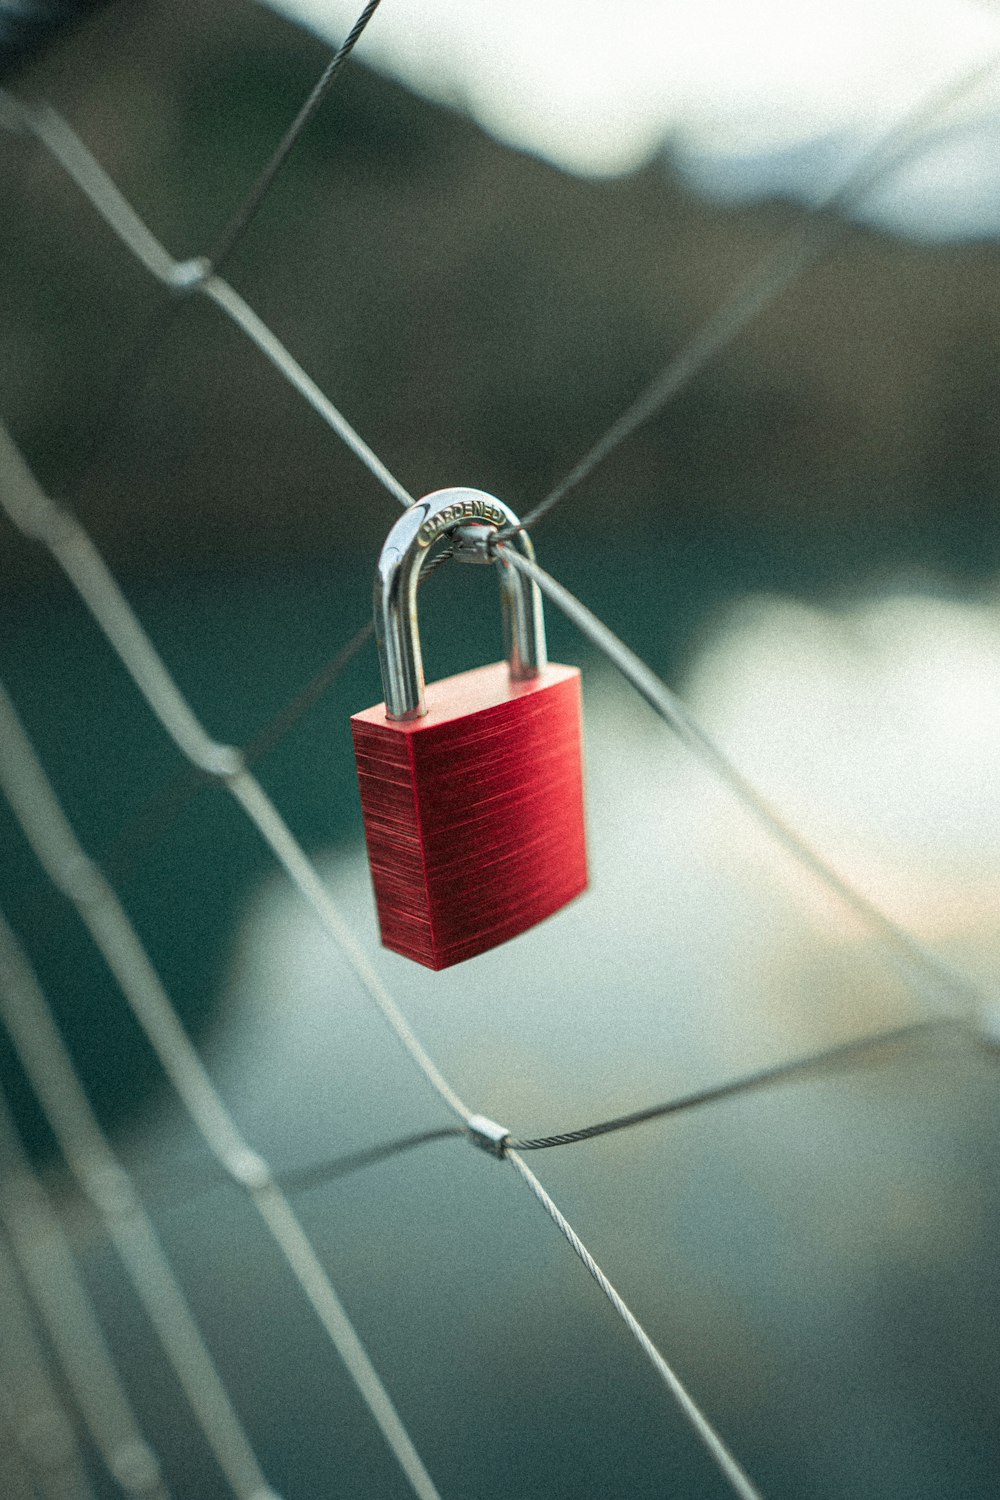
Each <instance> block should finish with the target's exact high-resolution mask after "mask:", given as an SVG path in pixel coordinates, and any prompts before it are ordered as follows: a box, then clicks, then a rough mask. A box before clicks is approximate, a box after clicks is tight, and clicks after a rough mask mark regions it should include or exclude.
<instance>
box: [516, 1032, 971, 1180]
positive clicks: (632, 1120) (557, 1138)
mask: <svg viewBox="0 0 1000 1500" xmlns="http://www.w3.org/2000/svg"><path fill="white" fill-rule="evenodd" d="M956 1027H958V1028H960V1029H962V1030H964V1029H965V1027H964V1025H963V1023H962V1022H961V1021H953V1020H950V1019H947V1018H946V1019H943V1020H941V1019H931V1020H926V1021H914V1022H912V1023H911V1024H910V1025H908V1026H895V1027H893V1028H892V1030H891V1031H879V1032H875V1033H874V1034H873V1035H872V1036H863V1037H857V1038H855V1039H854V1040H853V1041H850V1042H841V1043H840V1044H839V1045H838V1046H836V1047H825V1048H824V1049H823V1050H822V1051H821V1052H813V1053H810V1055H809V1056H808V1057H794V1058H791V1059H790V1060H789V1061H788V1062H781V1063H776V1064H774V1066H772V1067H770V1068H761V1069H760V1070H759V1071H758V1072H755V1073H748V1074H745V1075H744V1076H743V1077H742V1078H733V1079H730V1080H729V1081H728V1082H726V1083H717V1084H712V1085H711V1086H710V1087H708V1088H704V1089H698V1090H696V1091H695V1092H694V1093H690V1094H682V1095H681V1096H680V1097H679V1098H677V1099H670V1100H668V1101H667V1102H666V1103H665V1104H653V1105H650V1106H649V1107H648V1108H646V1109H634V1110H632V1111H630V1113H628V1114H625V1115H616V1116H615V1117H614V1119H611V1120H601V1121H600V1122H599V1123H597V1124H596V1125H584V1126H582V1127H581V1128H580V1129H579V1130H563V1131H560V1133H559V1134H558V1135H544V1136H535V1137H533V1138H532V1139H529V1140H518V1139H512V1140H510V1141H509V1142H508V1145H509V1147H510V1148H511V1149H513V1150H516V1151H547V1150H548V1149H549V1148H550V1147H552V1146H572V1145H575V1144H576V1143H577V1142H578V1141H591V1140H593V1139H594V1138H595V1137H596V1136H600V1135H611V1134H613V1133H614V1132H616V1131H619V1130H631V1129H633V1127H634V1126H636V1125H645V1124H647V1123H648V1122H649V1121H651V1120H662V1119H664V1118H665V1117H666V1116H667V1115H680V1114H684V1113H685V1112H686V1111H687V1110H689V1109H698V1108H700V1107H701V1106H702V1105H703V1104H715V1103H718V1102H719V1101H720V1100H722V1099H737V1098H740V1097H742V1096H743V1095H744V1094H752V1093H758V1092H759V1091H760V1090H762V1089H767V1088H772V1087H773V1086H774V1085H775V1084H779V1083H792V1082H795V1081H797V1080H798V1079H800V1078H804V1077H807V1076H808V1075H809V1074H811V1073H821V1072H826V1071H830V1070H833V1069H836V1068H845V1067H851V1066H852V1065H853V1064H857V1063H861V1062H866V1061H870V1060H871V1058H872V1057H873V1056H874V1055H875V1054H876V1053H878V1052H881V1051H884V1050H886V1049H888V1048H892V1047H897V1046H899V1045H900V1043H902V1042H909V1041H913V1040H914V1039H915V1038H916V1037H918V1036H923V1035H925V1034H926V1033H927V1032H928V1031H933V1030H941V1029H943V1028H956Z"/></svg>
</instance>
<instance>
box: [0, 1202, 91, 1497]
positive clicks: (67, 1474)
mask: <svg viewBox="0 0 1000 1500" xmlns="http://www.w3.org/2000/svg"><path fill="white" fill-rule="evenodd" d="M0 1328H2V1329H3V1338H2V1339H0V1419H2V1420H0V1438H2V1437H4V1436H5V1435H6V1434H5V1433H4V1428H5V1427H6V1428H7V1429H8V1430H9V1433H10V1440H11V1447H12V1448H13V1449H14V1450H15V1451H16V1452H17V1453H18V1454H19V1456H20V1458H21V1460H22V1467H23V1469H24V1470H25V1471H26V1477H27V1479H28V1481H29V1482H30V1485H31V1489H30V1496H31V1500H38V1497H39V1496H41V1500H95V1496H94V1490H93V1486H92V1485H91V1483H90V1479H89V1478H88V1475H87V1471H86V1467H85V1465H84V1459H83V1453H82V1451H81V1448H80V1444H79V1441H78V1439H77V1435H76V1431H75V1429H74V1426H73V1421H72V1418H71V1416H70V1414H69V1412H68V1411H67V1408H66V1405H65V1402H64V1401H63V1397H62V1393H61V1392H60V1390H59V1385H58V1381H57V1380H56V1378H55V1373H54V1372H53V1371H50V1369H49V1358H48V1355H47V1353H46V1351H45V1348H44V1346H43V1344H42V1341H41V1338H40V1336H39V1333H38V1331H37V1329H36V1327H35V1322H34V1318H33V1317H32V1312H31V1306H30V1304H29V1301H28V1294H27V1290H26V1288H25V1286H24V1284H23V1282H22V1280H21V1276H20V1274H19V1267H18V1264H17V1256H16V1252H15V1250H14V1247H13V1246H11V1247H10V1248H8V1246H7V1240H6V1236H5V1234H4V1233H3V1232H2V1231H0ZM4 1446H5V1445H4V1444H3V1443H2V1442H0V1458H2V1457H3V1456H4ZM0 1477H2V1473H0Z"/></svg>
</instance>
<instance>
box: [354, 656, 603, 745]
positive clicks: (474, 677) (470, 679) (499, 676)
mask: <svg viewBox="0 0 1000 1500" xmlns="http://www.w3.org/2000/svg"><path fill="white" fill-rule="evenodd" d="M579 677H580V669H579V667H566V666H561V665H560V664H559V663H558V662H550V663H549V664H548V666H546V667H543V668H542V670H541V672H539V674H538V676H537V677H530V678H526V679H525V680H524V681H515V680H512V678H511V675H510V669H509V667H508V665H507V663H506V662H505V661H500V662H492V663H491V664H490V665H489V666H485V667H473V668H472V670H471V671H469V672H458V673H456V675H455V676H454V677H443V678H442V679H441V680H440V681H439V682H431V683H428V685H427V692H426V696H427V713H426V714H424V715H423V716H422V717H421V718H419V719H390V718H389V717H388V716H387V714H386V711H385V704H384V703H376V704H373V706H372V707H371V708H366V709H364V710H363V711H362V712H361V713H356V714H353V715H352V716H351V723H352V724H356V725H367V724H370V725H377V726H379V727H381V728H384V729H388V730H390V731H392V732H393V733H394V734H402V735H421V734H427V733H429V732H433V731H434V730H436V729H437V730H440V729H441V728H442V727H443V726H445V725H448V724H451V723H453V722H454V720H456V719H468V718H470V717H472V716H474V715H475V714H477V713H486V712H488V711H489V710H491V709H496V708H499V707H500V705H501V704H504V703H517V702H520V701H521V700H522V699H524V698H527V697H530V696H531V695H532V694H534V693H540V692H545V691H547V690H549V689H552V688H554V687H556V686H557V684H559V683H564V682H578V681H579ZM469 727H470V728H471V727H472V726H471V725H470V726H469Z"/></svg>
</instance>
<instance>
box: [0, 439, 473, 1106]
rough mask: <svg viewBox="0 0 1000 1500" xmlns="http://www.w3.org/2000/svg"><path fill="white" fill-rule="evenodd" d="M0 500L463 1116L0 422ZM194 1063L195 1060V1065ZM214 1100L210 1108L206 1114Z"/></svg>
mask: <svg viewBox="0 0 1000 1500" xmlns="http://www.w3.org/2000/svg"><path fill="white" fill-rule="evenodd" d="M0 507H2V508H3V509H4V510H5V511H6V512H7V515H8V516H9V518H10V519H11V521H12V522H13V523H14V525H15V526H16V527H17V528H18V529H19V530H20V531H21V532H23V533H24V534H25V535H27V536H32V537H34V538H35V539H36V540H38V541H40V542H42V543H43V544H44V545H45V546H47V547H48V549H49V551H50V552H51V554H52V556H53V557H54V558H55V560H56V561H57V562H58V563H59V565H60V566H61V567H62V569H63V571H64V572H65V574H66V576H67V577H68V579H69V580H70V582H71V583H72V584H73V586H74V588H75V589H76V590H77V592H78V593H79V595H80V597H81V599H82V600H83V602H84V604H85V605H86V607H87V608H88V609H89V610H90V612H91V614H92V615H93V616H94V619H95V620H96V621H97V623H98V625H99V626H100V628H101V630H102V631H103V632H104V635H105V636H106V638H107V640H108V642H109V644H110V645H111V646H112V648H113V650H114V651H115V652H116V653H117V655H118V657H119V659H120V660H121V662H122V664H123V665H124V667H125V669H126V671H127V672H128V673H129V675H130V676H131V678H132V680H133V682H134V683H135V685H136V687H137V688H138V689H139V692H140V693H141V694H142V696H143V697H144V698H145V700H146V702H147V704H148V705H149V707H150V708H151V709H152V711H153V713H154V714H155V716H156V717H157V718H158V719H159V721H160V723H161V724H162V726H163V728H164V729H165V730H166V732H167V734H168V735H169V736H170V738H171V739H172V740H173V741H174V743H175V744H176V745H177V747H178V749H179V750H180V751H181V753H182V754H183V755H184V756H186V757H187V759H188V760H189V761H191V763H192V764H193V765H195V766H197V767H198V768H199V770H201V771H202V772H204V773H205V774H207V775H209V776H213V777H217V778H219V780H220V781H222V783H223V784H224V785H225V786H226V788H227V789H228V791H229V793H230V795H231V796H232V797H233V798H234V800H235V801H236V802H237V803H238V804H239V805H240V806H241V807H242V808H243V810H244V812H245V813H246V814H247V816H248V817H249V818H250V820H251V822H252V823H253V824H254V825H255V826H256V828H257V830H258V832H259V833H260V834H261V836H262V837H263V839H264V841H265V843H266V844H267V845H268V846H269V847H270V849H271V851H272V853H273V854H274V855H275V857H276V858H277V860H278V862H279V864H281V865H282V866H283V867H284V869H285V871H286V873H287V874H288V875H289V877H290V878H291V880H292V882H293V883H294V884H295V885H296V886H297V888H298V889H299V891H300V892H301V894H302V895H303V897H304V898H305V899H306V901H307V902H308V904H309V905H310V906H311V907H312V908H313V911H314V912H315V913H316V915H317V917H318V918H319V920H320V923H321V924H322V926H323V927H324V928H325V930H326V932H327V933H328V935H329V936H330V937H332V938H333V940H334V942H335V943H336V945H337V947H338V948H340V950H341V952H342V953H343V955H344V956H345V958H346V959H347V961H348V963H349V964H350V966H351V968H352V969H353V970H354V973H355V975H356V976H357V978H358V980H359V981H360V982H361V984H362V986H363V987H364V989H365V990H366V991H367V992H368V994H369V996H370V997H371V999H372V1000H373V1001H374V1002H375V1004H376V1006H377V1007H378V1009H379V1011H380V1012H381V1014H382V1016H383V1017H384V1018H385V1020H386V1021H387V1023H388V1025H389V1026H390V1028H391V1029H392V1031H393V1032H394V1034H395V1035H396V1037H397V1039H398V1040H399V1041H400V1043H401V1044H402V1046H403V1047H404V1049H405V1050H406V1051H407V1052H408V1053H409V1055H410V1058H411V1059H412V1061H413V1062H415V1063H416V1065H417V1067H418V1068H419V1069H420V1071H421V1072H422V1073H423V1075H424V1077H425V1078H426V1080H427V1082H428V1083H429V1084H430V1086H431V1088H432V1089H433V1090H434V1092H435V1093H436V1094H437V1095H438V1097H439V1098H440V1099H441V1100H442V1101H443V1102H444V1103H445V1104H446V1105H447V1107H448V1108H449V1109H450V1110H451V1111H452V1113H453V1114H456V1115H457V1116H458V1117H459V1119H460V1120H461V1121H462V1123H463V1124H465V1123H466V1122H467V1121H468V1119H469V1117H470V1115H471V1113H472V1111H471V1110H470V1109H469V1108H468V1107H467V1106H466V1105H465V1104H464V1103H463V1102H462V1100H461V1099H460V1098H459V1096H458V1094H457V1093H456V1092H455V1090H454V1089H453V1088H452V1087H451V1085H450V1084H449V1083H448V1081H447V1079H445V1077H444V1076H443V1074H442V1073H441V1071H440V1069H439V1068H438V1067H437V1066H436V1064H435V1063H434V1061H433V1060H432V1058H431V1057H430V1055H429V1054H428V1053H427V1052H426V1051H425V1050H424V1048H423V1047H422V1046H421V1044H420V1042H419V1041H418V1040H417V1037H416V1035H415V1033H414V1032H413V1029H412V1028H411V1026H410V1025H409V1022H408V1021H407V1020H406V1018H405V1016H404V1015H403V1013H402V1011H401V1010H400V1008H399V1006H398V1005H397V1004H396V1001H395V1000H394V998H393V997H392V995H391V994H390V992H389V990H388V988H387V986H386V985H385V984H384V982H383V980H382V978H381V976H380V975H379V973H378V971H377V970H376V969H375V967H374V965H373V964H372V962H371V960H370V959H369V958H368V955H367V953H366V952H365V950H364V948H363V947H362V945H361V944H360V943H359V942H358V940H357V938H356V937H355V936H354V933H353V932H352V931H351V928H350V926H349V924H348V923H347V922H346V921H345V919H344V917H343V916H342V915H341V912H340V910H339V908H338V907H337V905H336V903H335V902H334V900H333V898H332V896H331V895H330V893H329V891H328V890H327V889H326V886H325V885H324V884H323V881H322V880H321V878H320V876H319V874H318V873H317V871H316V869H315V868H314V866H313V865H312V864H311V862H310V861H309V859H308V858H307V857H306V854H305V852H304V851H303V849H302V848H301V846H300V845H299V844H298V842H297V840H296V839H295V838H294V837H293V835H292V833H291V830H290V829H289V828H288V826H287V824H286V823H285V821H284V819H283V818H282V817H281V815H280V813H279V812H278V810H277V808H276V807H275V806H274V804H273V803H272V802H271V800H270V798H269V797H268V796H267V794H266V793H265V791H264V789H263V787H261V785H260V784H259V782H257V781H256V780H255V778H254V777H253V776H252V775H251V774H250V772H249V771H247V770H246V768H245V766H244V764H243V761H242V759H241V757H240V753H239V751H238V750H237V749H236V748H235V747H234V746H232V745H225V744H221V743H219V742H217V741H215V740H213V739H212V738H211V736H210V735H209V734H208V733H207V732H206V731H205V729H204V728H203V727H202V725H201V724H200V723H199V721H198V719H197V718H196V717H195V715H194V714H193V713H192V711H191V708H190V706H189V704H188V703H187V701H186V699H185V698H184V697H183V695H182V694H181V692H180V691H179V689H178V687H177V685H176V683H175V682H174V680H173V678H172V677H171V676H170V673H169V672H168V671H167V668H166V666H165V664H164V662H163V660H162V658H161V657H160V655H159V653H158V652H157V650H156V648H155V646H154V645H153V643H152V641H151V640H150V639H149V636H148V635H147V634H146V632H145V630H144V629H143V627H142V625H141V624H140V622H139V619H138V617H137V616H136V615H135V613H134V611H133V610H132V608H131V606H130V605H129V604H128V601H127V600H126V598H125V596H124V594H123V593H122V591H121V589H120V588H119V586H118V584H117V582H116V580H115V579H114V577H113V576H112V574H111V573H110V571H109V569H108V567H107V565H106V564H105V562H104V559H103V558H102V557H101V555H100V553H99V552H98V551H97V548H96V547H95V546H94V544H93V542H92V541H91V540H90V537H89V536H88V534H87V532H86V531H85V529H84V528H83V527H82V526H81V525H80V523H79V522H78V521H77V520H76V519H75V517H73V516H71V515H70V514H69V513H68V512H66V511H64V510H61V509H60V508H59V507H58V506H57V505H55V504H54V502H53V501H52V500H50V499H49V497H48V496H47V495H46V494H45V493H44V491H43V490H42V489H41V487H40V486H39V484H38V482H37V481H36V479H35V478H34V475H33V474H32V473H31V471H30V470H29V469H28V466H27V464H26V463H25V462H24V459H23V457H22V456H21V453H20V451H19V450H18V448H17V446H16V444H15V443H14V442H13V440H12V439H11V437H10V435H9V434H8V433H7V431H6V428H5V427H4V426H3V424H2V423H0ZM199 1066H200V1065H199ZM215 1112H216V1111H215V1107H214V1106H213V1109H212V1111H210V1112H209V1113H210V1114H212V1115H213V1116H214V1115H215Z"/></svg>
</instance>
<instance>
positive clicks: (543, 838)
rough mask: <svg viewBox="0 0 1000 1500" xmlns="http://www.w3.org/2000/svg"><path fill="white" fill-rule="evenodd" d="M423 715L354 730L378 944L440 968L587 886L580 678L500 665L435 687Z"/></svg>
mask: <svg viewBox="0 0 1000 1500" xmlns="http://www.w3.org/2000/svg"><path fill="white" fill-rule="evenodd" d="M427 708H428V712H427V713H426V715H425V716H424V717H422V718H419V719H413V720H402V721H400V720H392V719H389V718H387V717H386V713H385V705H384V704H381V703H380V704H377V705H376V707H374V708H369V709H367V710H366V711H365V712H364V713H360V714H355V715H354V717H353V718H352V720H351V728H352V731H353V734H354V749H355V755H356V757H357V763H358V781H359V784H360V788H361V807H362V812H363V814H364V823H365V836H366V839H367V842H368V858H369V863H370V865H371V873H372V883H373V885H374V887H375V900H376V904H377V906H378V915H379V925H380V927H381V931H382V941H383V943H384V944H385V946H386V947H387V948H391V949H393V951H394V952H396V953H402V954H403V955H404V956H405V957H407V958H412V959H415V960H416V962H417V963H421V964H426V965H427V967H428V968H431V969H445V968H448V967H449V966H450V965H451V964H457V963H461V962H462V961H463V960H464V959H467V958H473V957H474V956H475V955H476V954H477V953H483V952H485V951H486V949H488V948H494V947H496V946H497V944H498V943H505V942H507V940H508V939H509V938H513V937H516V936H517V935H518V934H519V933H521V932H524V931H526V930H527V928H529V927H533V926H534V925H535V923H536V922H540V921H542V919H543V918H545V917H549V916H551V915H552V914H553V912H556V911H558V910H559V909H560V907H562V906H565V905H566V903H567V902H568V901H571V900H572V899H573V897H574V896H578V895H579V894H580V893H581V891H583V890H584V889H585V888H586V885H587V850H586V835H585V827H584V812H583V757H582V743H581V722H580V721H581V713H580V673H579V671H578V669H577V668H576V667H562V666H556V665H549V666H547V667H545V668H544V669H543V670H542V672H541V673H540V675H539V676H537V677H534V678H531V679H529V680H527V681H524V682H512V681H511V678H510V672H509V670H508V667H507V663H506V662H498V663H497V664H495V665H493V666H488V667H479V668H477V669H476V670H474V671H472V672H462V673H460V674H459V675H458V676H457V677H448V678H446V679H444V680H443V681H441V682H435V683H431V684H430V685H429V686H428V688H427Z"/></svg>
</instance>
